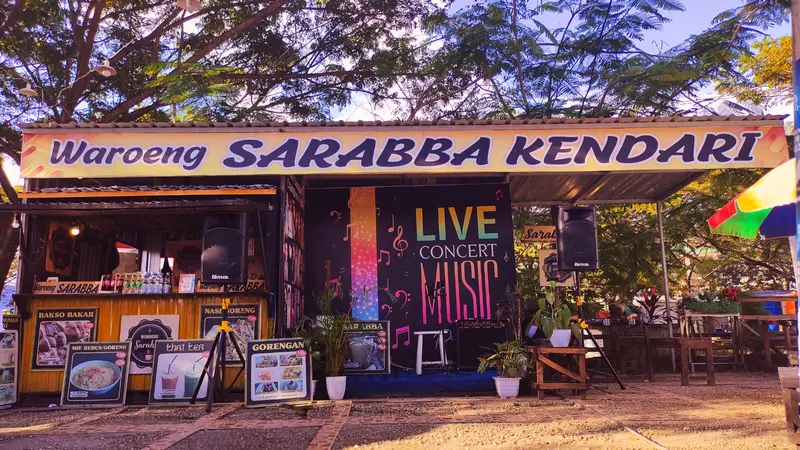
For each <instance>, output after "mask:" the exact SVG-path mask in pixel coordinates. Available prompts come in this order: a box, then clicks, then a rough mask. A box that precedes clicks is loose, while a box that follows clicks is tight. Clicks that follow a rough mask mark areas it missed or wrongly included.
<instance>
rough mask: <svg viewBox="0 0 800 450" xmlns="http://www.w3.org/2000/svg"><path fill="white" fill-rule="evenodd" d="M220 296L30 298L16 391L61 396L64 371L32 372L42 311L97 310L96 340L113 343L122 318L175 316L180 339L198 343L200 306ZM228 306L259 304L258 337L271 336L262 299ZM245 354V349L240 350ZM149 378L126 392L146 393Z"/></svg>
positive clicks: (135, 379)
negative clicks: (37, 327) (65, 309)
mask: <svg viewBox="0 0 800 450" xmlns="http://www.w3.org/2000/svg"><path fill="white" fill-rule="evenodd" d="M222 298H223V296H222V295H218V294H210V295H207V294H197V295H186V294H176V295H175V296H174V297H170V296H159V297H148V296H145V295H109V296H103V295H92V296H86V297H75V296H67V297H65V296H58V295H41V296H32V297H30V299H29V301H28V311H29V312H30V313H31V314H30V316H29V318H28V319H26V320H25V321H24V324H23V337H22V339H23V342H22V359H21V360H20V377H19V389H20V394H30V393H54V392H61V383H62V381H63V376H64V370H63V369H61V370H44V371H41V370H36V371H32V370H31V364H32V362H33V353H34V349H35V348H36V343H35V342H34V339H35V337H36V330H35V326H36V320H35V317H36V311H37V310H38V309H40V308H41V309H45V308H89V307H92V308H94V307H96V308H98V309H99V312H98V317H97V340H98V341H99V342H115V341H119V340H120V336H119V331H120V321H121V318H122V316H124V315H145V314H153V315H155V314H178V315H180V325H179V330H178V333H179V336H180V339H198V338H199V337H200V336H199V328H200V305H201V304H217V305H218V304H220V303H221V300H222ZM231 303H233V304H236V303H261V336H262V339H268V338H270V337H272V336H271V333H272V329H273V328H272V322H271V320H269V319H268V318H269V314H268V311H267V305H266V302H265V301H264V296H263V295H253V294H237V295H234V296H231ZM242 350H243V351H244V349H242ZM237 370H238V368H234V369H228V370H227V372H226V379H227V380H229V381H228V383H229V382H230V380H232V379H233V377H234V376H235V375H236V371H237ZM236 387H238V388H243V387H244V376H242V377H240V378H239V380H238V381H237V384H236ZM149 390H150V375H130V381H129V382H128V391H149Z"/></svg>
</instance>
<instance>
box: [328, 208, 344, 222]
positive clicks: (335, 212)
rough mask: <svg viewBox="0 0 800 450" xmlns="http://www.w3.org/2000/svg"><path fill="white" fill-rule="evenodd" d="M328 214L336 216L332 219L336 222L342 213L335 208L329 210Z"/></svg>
mask: <svg viewBox="0 0 800 450" xmlns="http://www.w3.org/2000/svg"><path fill="white" fill-rule="evenodd" d="M330 215H331V217H333V216H336V220H334V221H333V223H336V222H338V221H339V219H341V218H342V213H340V212H339V211H336V210H333V211H331V214H330Z"/></svg>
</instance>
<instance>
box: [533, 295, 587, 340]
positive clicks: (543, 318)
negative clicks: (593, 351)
mask: <svg viewBox="0 0 800 450" xmlns="http://www.w3.org/2000/svg"><path fill="white" fill-rule="evenodd" d="M557 289H558V288H557V287H556V283H555V282H554V281H551V282H550V286H549V287H548V288H547V291H546V292H545V297H544V298H539V299H538V306H539V310H538V311H536V314H535V315H534V317H533V319H532V320H531V324H532V325H536V326H537V327H541V328H542V331H543V332H544V335H545V336H547V338H548V339H549V338H550V336H552V335H553V331H554V330H566V329H569V328H572V325H571V324H570V320H571V318H572V311H571V310H570V309H569V305H567V304H566V303H562V302H561V300H560V299H559V296H558V291H557ZM575 332H576V330H575V329H573V334H575ZM579 335H580V330H577V336H579Z"/></svg>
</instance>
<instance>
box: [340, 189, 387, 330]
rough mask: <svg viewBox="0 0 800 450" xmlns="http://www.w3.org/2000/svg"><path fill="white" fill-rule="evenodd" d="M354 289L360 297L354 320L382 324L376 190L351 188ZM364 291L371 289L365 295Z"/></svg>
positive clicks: (348, 233)
mask: <svg viewBox="0 0 800 450" xmlns="http://www.w3.org/2000/svg"><path fill="white" fill-rule="evenodd" d="M347 206H348V207H349V208H350V224H349V225H347V236H345V238H349V239H350V264H351V272H350V285H351V286H352V289H353V294H354V295H355V296H360V297H358V298H357V299H356V300H355V302H354V303H353V310H352V316H353V318H354V319H358V320H378V312H379V307H378V291H377V287H378V263H377V259H376V258H377V254H378V234H377V219H376V217H375V216H376V214H375V213H376V209H375V188H350V202H348V205H347ZM364 289H367V292H366V294H364V293H363V292H364Z"/></svg>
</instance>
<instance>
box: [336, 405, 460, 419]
mask: <svg viewBox="0 0 800 450" xmlns="http://www.w3.org/2000/svg"><path fill="white" fill-rule="evenodd" d="M456 414H457V411H456V408H455V406H453V404H452V403H451V402H442V401H435V402H428V401H412V402H402V403H400V402H357V401H356V402H353V407H352V408H351V409H350V415H351V416H356V417H358V416H360V417H371V416H454V415H456Z"/></svg>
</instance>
